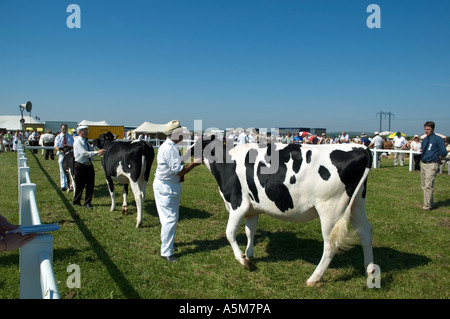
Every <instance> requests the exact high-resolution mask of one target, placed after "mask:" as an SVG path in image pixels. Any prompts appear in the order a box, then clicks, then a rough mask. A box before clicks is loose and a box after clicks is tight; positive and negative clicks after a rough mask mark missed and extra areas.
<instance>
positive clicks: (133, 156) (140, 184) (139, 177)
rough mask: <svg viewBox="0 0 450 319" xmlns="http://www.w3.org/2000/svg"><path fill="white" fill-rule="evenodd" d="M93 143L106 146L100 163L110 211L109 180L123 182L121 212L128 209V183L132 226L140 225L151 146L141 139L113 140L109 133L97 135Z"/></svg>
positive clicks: (150, 160)
mask: <svg viewBox="0 0 450 319" xmlns="http://www.w3.org/2000/svg"><path fill="white" fill-rule="evenodd" d="M94 144H95V146H97V147H99V148H104V149H106V152H105V153H104V155H103V159H102V166H103V169H104V171H105V176H106V182H107V184H108V188H109V193H110V195H111V211H113V210H114V209H115V208H116V203H115V193H114V183H113V181H117V182H119V183H122V184H123V191H122V194H123V204H122V211H123V212H124V213H126V212H127V211H128V204H127V194H128V184H130V186H131V190H132V191H133V194H134V200H135V202H136V209H137V218H136V228H138V227H140V226H141V225H142V210H143V208H144V202H145V190H146V187H147V182H148V178H149V175H150V170H151V167H152V163H153V159H154V157H155V151H154V150H153V147H152V146H150V145H149V144H148V143H146V142H144V141H133V142H128V141H114V136H113V135H112V134H111V132H107V133H105V134H102V135H100V137H99V138H98V139H96V140H95V141H94Z"/></svg>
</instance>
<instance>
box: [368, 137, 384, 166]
mask: <svg viewBox="0 0 450 319" xmlns="http://www.w3.org/2000/svg"><path fill="white" fill-rule="evenodd" d="M371 147H373V148H374V149H378V150H382V149H383V148H384V139H383V138H382V137H381V136H380V133H379V132H378V131H377V132H375V136H374V137H373V139H372V142H371V143H370V144H369V148H371ZM377 156H378V158H377V168H380V164H381V162H380V161H381V152H377Z"/></svg>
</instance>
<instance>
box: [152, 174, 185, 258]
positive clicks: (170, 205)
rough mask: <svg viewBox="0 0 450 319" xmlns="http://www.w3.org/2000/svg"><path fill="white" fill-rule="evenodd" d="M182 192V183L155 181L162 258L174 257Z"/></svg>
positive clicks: (156, 179) (154, 188)
mask: <svg viewBox="0 0 450 319" xmlns="http://www.w3.org/2000/svg"><path fill="white" fill-rule="evenodd" d="M181 190H182V187H181V183H166V182H163V181H160V180H159V179H158V178H155V179H154V181H153V192H154V196H155V203H156V208H157V210H158V215H159V220H160V222H161V256H171V255H173V251H172V250H173V243H174V241H175V233H176V231H177V222H178V216H179V211H180V199H181Z"/></svg>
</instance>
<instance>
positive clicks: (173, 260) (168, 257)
mask: <svg viewBox="0 0 450 319" xmlns="http://www.w3.org/2000/svg"><path fill="white" fill-rule="evenodd" d="M161 258H163V259H165V260H167V261H169V262H171V263H176V262H177V261H178V258H177V257H175V256H174V255H172V256H161Z"/></svg>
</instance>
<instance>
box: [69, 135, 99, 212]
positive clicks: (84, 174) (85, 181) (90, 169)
mask: <svg viewBox="0 0 450 319" xmlns="http://www.w3.org/2000/svg"><path fill="white" fill-rule="evenodd" d="M77 133H78V137H77V138H76V139H75V141H74V143H73V155H74V158H75V164H74V168H73V170H74V175H75V196H74V198H73V204H74V205H79V206H81V197H82V195H83V190H84V188H86V197H85V200H84V206H86V207H87V208H89V209H92V208H93V207H92V204H91V202H92V194H93V193H94V185H95V171H94V166H93V165H92V157H94V156H95V155H101V154H103V153H105V150H104V149H101V150H98V151H95V150H92V149H91V146H90V145H89V142H88V140H87V137H88V127H87V126H79V127H78V128H77Z"/></svg>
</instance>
